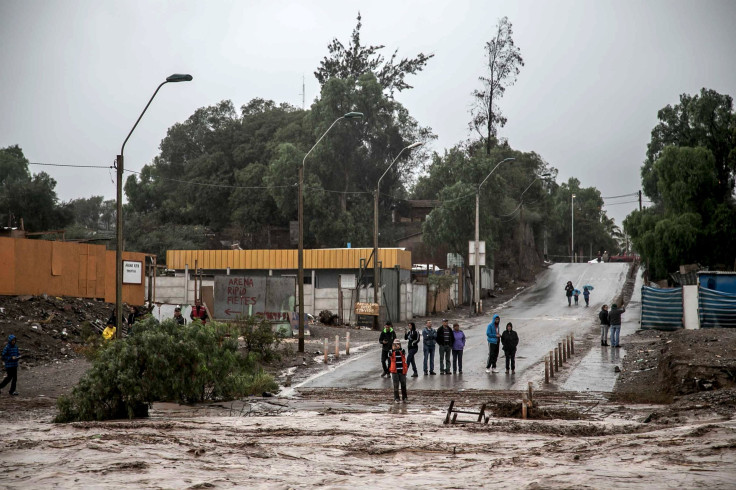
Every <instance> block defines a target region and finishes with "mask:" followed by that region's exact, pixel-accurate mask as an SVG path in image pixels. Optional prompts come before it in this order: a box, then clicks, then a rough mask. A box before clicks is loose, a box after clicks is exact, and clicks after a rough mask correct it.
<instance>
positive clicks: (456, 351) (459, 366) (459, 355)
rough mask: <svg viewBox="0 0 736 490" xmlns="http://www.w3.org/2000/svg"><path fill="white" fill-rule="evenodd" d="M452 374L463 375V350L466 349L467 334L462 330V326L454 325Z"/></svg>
mask: <svg viewBox="0 0 736 490" xmlns="http://www.w3.org/2000/svg"><path fill="white" fill-rule="evenodd" d="M452 337H453V339H452V374H455V373H458V372H459V373H460V374H463V349H465V332H463V331H462V330H460V324H459V323H455V324H453V325H452Z"/></svg>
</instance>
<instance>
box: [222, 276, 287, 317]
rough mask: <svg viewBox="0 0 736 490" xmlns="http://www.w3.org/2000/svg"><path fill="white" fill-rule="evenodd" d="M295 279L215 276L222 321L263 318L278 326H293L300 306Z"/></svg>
mask: <svg viewBox="0 0 736 490" xmlns="http://www.w3.org/2000/svg"><path fill="white" fill-rule="evenodd" d="M295 293H296V279H295V278H294V277H261V276H215V311H214V312H213V316H214V318H215V319H218V320H235V319H237V318H238V317H241V316H242V317H246V316H263V317H264V318H266V319H267V320H270V321H272V322H274V323H289V320H290V317H289V314H290V313H292V312H293V311H294V305H295V304H296V294H295Z"/></svg>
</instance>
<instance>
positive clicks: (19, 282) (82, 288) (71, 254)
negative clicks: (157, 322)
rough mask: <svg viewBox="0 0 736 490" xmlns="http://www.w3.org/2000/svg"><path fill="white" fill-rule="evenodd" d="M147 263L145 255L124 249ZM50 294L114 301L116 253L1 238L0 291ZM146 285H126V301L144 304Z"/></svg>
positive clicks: (68, 244) (69, 244) (101, 248)
mask: <svg viewBox="0 0 736 490" xmlns="http://www.w3.org/2000/svg"><path fill="white" fill-rule="evenodd" d="M123 257H124V258H125V259H129V260H138V261H141V262H144V263H145V255H144V254H141V253H133V252H125V253H124V254H123ZM44 293H46V294H49V295H52V296H76V297H80V298H103V299H104V300H105V301H108V302H115V252H114V251H112V252H111V251H108V250H106V249H105V247H104V246H102V245H89V244H81V243H73V242H58V241H47V240H28V239H25V238H0V294H3V295H16V294H44ZM144 296H145V284H144V283H143V281H142V283H141V284H125V285H123V300H124V301H126V302H128V303H130V304H135V305H140V304H143V300H144Z"/></svg>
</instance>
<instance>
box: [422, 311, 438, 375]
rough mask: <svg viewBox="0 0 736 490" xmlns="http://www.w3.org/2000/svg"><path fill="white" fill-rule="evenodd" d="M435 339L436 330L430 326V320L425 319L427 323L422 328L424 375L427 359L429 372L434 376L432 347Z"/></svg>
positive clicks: (425, 373)
mask: <svg viewBox="0 0 736 490" xmlns="http://www.w3.org/2000/svg"><path fill="white" fill-rule="evenodd" d="M436 341H437V330H435V329H433V328H432V322H431V321H429V320H427V324H426V326H425V327H424V330H422V343H423V345H424V375H425V376H426V375H427V361H429V374H430V375H432V376H434V375H435V374H437V373H435V372H434V347H435V343H436Z"/></svg>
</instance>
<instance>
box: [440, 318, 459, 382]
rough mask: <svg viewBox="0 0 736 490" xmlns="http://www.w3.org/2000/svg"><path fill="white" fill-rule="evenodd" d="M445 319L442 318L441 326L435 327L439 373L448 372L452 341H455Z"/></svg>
mask: <svg viewBox="0 0 736 490" xmlns="http://www.w3.org/2000/svg"><path fill="white" fill-rule="evenodd" d="M447 321H448V320H447V318H445V319H444V320H442V326H441V327H440V328H439V329H437V343H438V344H439V346H440V374H450V355H451V352H452V343H453V342H454V341H455V338H454V337H453V336H452V329H451V328H450V325H448V324H447ZM443 360H444V363H443Z"/></svg>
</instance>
